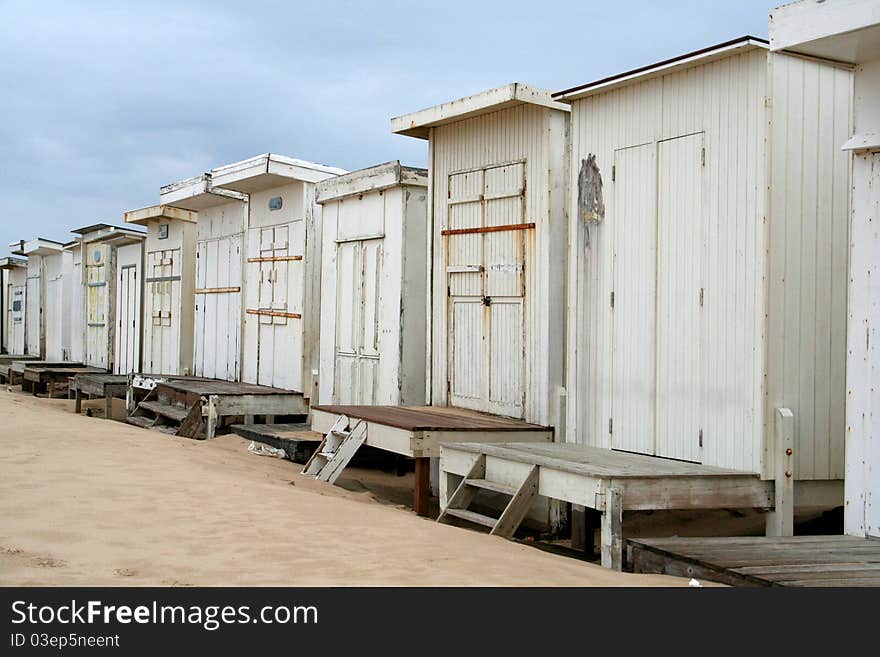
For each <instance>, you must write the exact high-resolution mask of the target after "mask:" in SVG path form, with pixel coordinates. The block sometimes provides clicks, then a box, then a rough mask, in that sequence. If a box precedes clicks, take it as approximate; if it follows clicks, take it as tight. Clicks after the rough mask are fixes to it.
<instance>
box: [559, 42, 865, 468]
mask: <svg viewBox="0 0 880 657" xmlns="http://www.w3.org/2000/svg"><path fill="white" fill-rule="evenodd" d="M850 77H851V73H850V72H849V71H847V70H846V69H842V68H840V67H835V66H831V65H828V64H824V63H821V62H814V61H807V60H804V59H802V58H796V57H792V56H787V55H777V54H768V52H767V50H766V48H764V47H763V46H761V45H759V44H752V43H745V42H744V43H741V44H740V46H738V47H737V48H736V49H732V50H731V49H727V50H724V52H721V51H719V52H715V53H714V54H713V55H712V56H711V57H703V56H701V57H700V58H699V59H698V60H694V61H693V62H690V64H688V65H685V64H684V63H682V62H679V63H678V64H676V65H674V66H670V67H669V68H668V69H664V70H662V71H660V70H656V71H646V72H644V75H642V74H634V75H633V76H631V77H630V78H629V79H627V80H622V79H621V80H618V81H616V83H615V85H614V86H609V87H607V88H604V89H598V88H596V89H592V90H588V91H587V90H585V91H583V92H575V93H576V94H577V95H579V96H581V99H580V100H575V101H574V102H573V104H572V130H571V139H572V141H571V143H572V146H571V166H570V169H569V182H570V184H569V194H570V196H569V210H570V211H569V214H570V215H571V216H577V215H576V212H575V210H576V209H577V175H578V169H579V165H580V163H581V160H583V159H585V158H587V157H588V155H590V154H594V155H595V156H596V162H597V165H598V167H599V170H600V173H601V175H602V178H603V182H604V200H605V216H604V220H603V221H601V222H599V223H591V224H589V225H585V224H584V223H583V222H582V221H573V220H570V221H569V222H568V227H569V239H568V241H569V244H570V251H569V263H570V268H569V277H568V285H569V287H568V298H569V299H570V302H569V306H568V307H569V316H568V323H567V327H568V331H567V336H568V338H567V345H568V348H567V354H568V367H567V372H568V380H567V384H566V389H567V393H568V397H567V400H566V401H567V409H568V411H567V418H566V426H565V438H566V439H567V440H570V441H577V442H581V443H584V444H587V445H594V446H600V447H613V446H615V441H618V440H620V441H627V442H630V441H631V442H632V443H633V444H635V445H637V446H638V451H644V452H645V453H651V452H650V451H648V448H649V446H650V442H651V441H650V439H648V438H645V437H644V431H645V429H637V430H636V436H633V435H632V431H631V430H629V431H627V432H625V433H626V437H624V436H620V434H618V429H619V427H620V426H621V423H624V422H625V423H628V425H629V426H630V427H632V426H633V425H635V426H636V427H645V426H648V427H649V426H650V425H651V423H652V422H657V423H658V425H663V427H664V429H663V430H664V431H665V432H666V433H667V437H666V438H664V439H663V441H664V442H668V443H669V448H668V449H666V448H664V451H663V452H660V453H666V454H669V455H675V456H676V457H677V458H687V459H694V460H699V461H701V462H702V463H706V464H712V465H719V466H724V467H729V468H734V469H739V470H747V471H756V472H761V473H762V474H763V475H764V476H767V477H769V476H770V473H771V472H772V464H771V463H769V462H768V458H767V454H766V453H765V451H766V449H767V441H768V436H769V435H770V434H769V433H768V432H769V431H772V429H771V428H769V427H768V424H772V423H768V422H767V421H766V420H765V418H766V417H767V412H768V411H767V409H768V408H776V407H783V406H784V407H788V408H791V409H792V411H793V412H794V415H795V418H796V432H795V440H796V450H795V453H796V454H797V456H798V462H797V463H796V467H795V477H796V479H803V480H809V479H835V478H840V477H841V476H842V467H841V466H842V458H843V445H842V432H843V426H844V425H843V421H842V419H843V417H842V410H843V404H844V397H843V393H844V391H845V388H844V385H843V377H842V375H843V368H842V366H841V362H842V360H843V354H844V351H843V349H844V344H845V343H844V339H843V332H842V326H843V324H842V321H843V319H842V318H845V315H846V310H845V303H846V300H845V296H844V294H845V293H844V292H843V286H844V285H845V277H846V276H845V271H846V252H845V247H843V244H844V243H845V242H842V241H841V238H842V237H843V236H844V235H845V234H846V222H847V218H846V205H847V203H846V198H845V195H846V192H845V190H846V189H847V187H848V182H847V174H846V161H845V157H842V156H841V154H840V153H839V151H838V150H837V149H838V148H839V146H840V144H842V143H843V141H845V140H846V133H847V132H848V130H849V116H850V111H849V109H848V108H849V85H850V82H849V80H850ZM805 81H806V82H805ZM795 105H797V107H795ZM700 133H702V140H703V146H704V147H705V165H704V166H703V162H702V157H703V156H702V153H700V158H701V162H700V164H701V167H702V173H701V176H702V180H701V183H700V184H697V183H696V179H695V178H691V179H690V182H689V181H688V180H685V178H684V174H685V171H684V170H683V169H682V168H680V167H673V168H672V169H669V170H670V171H671V174H670V176H669V177H668V178H666V179H665V178H663V175H662V173H661V171H660V162H659V160H658V166H657V171H655V172H652V171H651V170H650V165H648V164H646V165H644V166H645V167H646V168H645V171H644V173H643V174H641V180H640V181H637V182H636V183H634V184H633V183H631V181H630V180H628V179H627V177H626V176H617V177H616V179H614V180H613V179H612V178H614V176H612V167H613V166H615V164H616V162H618V161H619V160H621V153H624V152H625V151H623V150H622V149H633V152H637V151H636V149H637V147H640V146H643V145H647V144H650V145H653V146H654V148H656V149H658V150H657V151H655V152H656V153H660V150H659V149H660V148H661V144H667V146H666V147H664V148H666V149H668V148H669V147H671V144H672V143H673V142H667V141H666V140H671V139H679V138H684V140H683V141H682V142H681V143H686V142H688V140H690V141H693V140H695V139H697V137H695V136H694V135H698V134H700ZM688 143H689V142H688ZM689 152H690V153H696V152H697V151H696V150H694V149H689ZM669 153H671V151H668V150H667V155H668V154H669ZM691 161H692V160H691ZM626 166H627V162H625V161H621V169H619V170H618V173H620V172H621V171H622V170H623V169H624V168H625V167H626ZM690 171H693V169H691V170H690ZM672 174H674V175H672ZM655 180H659V181H660V183H661V186H662V185H667V187H668V189H667V191H666V192H663V190H660V189H658V191H657V199H658V201H659V207H658V209H657V212H658V214H660V213H662V212H663V208H662V206H663V202H664V201H663V198H666V199H669V201H668V202H669V203H673V204H674V203H679V202H680V203H682V204H683V205H682V206H681V208H680V209H686V208H690V210H689V212H691V216H697V215H696V214H695V213H697V212H698V211H697V210H696V208H702V210H701V211H699V215H700V216H701V217H702V220H701V221H699V222H698V223H699V227H700V228H701V230H702V235H700V236H698V235H697V234H696V233H695V232H694V231H681V232H679V231H675V230H674V229H673V231H672V235H667V236H666V239H665V240H664V233H663V232H662V231H663V229H664V227H669V226H671V224H668V223H664V224H663V225H661V226H660V230H661V232H660V233H659V237H660V241H659V244H660V248H659V249H658V251H657V254H658V255H657V258H658V259H659V261H661V262H662V261H664V259H665V262H666V263H667V264H668V265H669V266H670V267H672V269H668V270H667V271H664V270H658V272H657V273H658V275H659V276H660V279H659V281H660V283H661V284H665V285H666V286H667V292H666V294H667V296H669V295H670V294H673V296H672V297H669V298H670V300H677V301H676V303H679V302H680V303H684V302H688V303H691V302H692V301H698V300H699V291H700V289H702V291H703V305H702V307H701V308H699V306H697V307H698V308H699V310H700V318H699V328H696V326H695V325H696V317H695V316H694V315H693V314H692V315H690V316H689V317H690V319H689V320H688V323H687V326H688V333H689V335H688V337H686V338H685V337H682V339H681V341H680V342H679V346H678V347H677V351H675V352H664V351H663V349H664V348H665V347H664V346H660V350H659V351H658V352H657V355H658V356H659V357H661V358H665V359H666V362H668V363H670V364H674V363H678V364H682V363H685V362H686V364H687V367H688V368H690V369H691V370H693V368H696V372H691V373H686V372H685V371H683V370H682V371H680V372H679V373H678V375H676V376H677V377H678V378H679V379H681V380H682V381H683V380H687V381H691V382H694V381H698V382H699V388H698V389H697V390H691V391H685V390H682V389H681V387H680V386H678V385H677V384H676V383H675V381H674V380H672V379H663V377H664V376H668V375H669V373H670V371H669V370H668V369H667V374H666V375H664V374H663V370H662V368H661V370H660V371H659V376H660V377H661V383H663V382H665V385H666V387H667V389H668V390H670V391H673V392H674V394H673V395H672V396H671V397H670V396H668V395H667V399H666V400H664V401H662V402H661V401H660V400H659V399H657V403H658V404H661V405H662V407H663V409H664V412H666V413H667V415H666V416H665V417H666V420H663V418H661V417H660V416H658V417H655V418H653V419H652V418H651V417H650V411H649V410H648V409H649V408H650V404H646V403H645V398H650V395H651V390H650V388H642V390H644V391H645V392H644V394H643V395H642V396H641V398H640V399H641V401H640V402H639V403H640V404H641V408H639V407H638V406H637V405H636V402H635V400H634V401H625V402H624V399H625V398H624V397H622V393H621V392H620V387H619V386H618V385H617V384H615V380H616V379H617V380H622V378H623V376H624V373H626V372H627V369H626V364H627V361H626V358H627V357H628V355H629V354H625V353H620V351H619V350H618V349H617V348H616V343H617V340H616V339H615V338H617V339H618V340H619V339H621V338H620V336H621V334H623V335H625V331H624V328H623V327H624V326H626V325H629V326H635V322H634V320H626V322H627V323H626V324H625V323H623V320H621V324H619V325H618V324H616V322H618V311H620V313H619V314H620V315H625V313H626V312H627V307H626V306H625V305H624V304H625V301H624V299H623V298H621V297H619V296H618V292H619V290H620V289H621V287H623V289H635V290H639V289H642V290H644V289H646V287H647V286H648V285H649V284H648V283H641V284H640V283H639V280H644V278H643V277H644V276H645V273H644V269H643V268H640V267H637V266H633V267H620V268H618V267H616V262H615V258H621V257H625V256H626V254H627V253H639V252H640V251H639V249H642V250H644V251H647V252H648V253H650V251H651V243H652V241H653V240H655V239H656V236H657V235H658V234H657V233H652V232H651V231H644V230H643V231H626V230H625V229H624V228H623V227H622V225H621V224H622V221H623V219H625V218H626V217H627V216H628V213H629V212H636V210H628V209H627V203H626V202H627V201H632V199H634V198H637V197H634V196H633V195H632V194H627V193H625V191H623V190H625V189H627V187H628V186H630V185H632V187H633V188H634V189H637V190H638V189H641V190H646V189H650V188H651V187H652V185H653V184H654V181H655ZM808 181H809V182H808ZM678 194H680V196H679V195H678ZM661 197H662V198H661ZM646 199H647V200H646V203H649V200H650V197H649V196H647V195H646ZM633 203H634V202H633ZM669 209H672V210H673V211H674V210H675V208H674V206H670V207H669ZM820 216H821V217H823V219H821V220H820V219H819V217H820ZM631 241H635V242H636V243H635V244H631V243H628V242H631ZM700 244H702V245H703V246H702V248H701V247H700V246H699V245H700ZM664 245H665V246H669V247H673V250H672V251H669V252H664V251H663V249H664ZM676 250H678V251H676ZM688 251H690V254H689V255H688V257H681V256H678V255H676V253H681V254H685V253H687V252H688ZM674 272H677V273H676V274H675V275H676V276H677V277H678V278H677V279H674V280H673V279H669V280H666V281H665V283H664V278H663V276H664V275H665V274H669V273H674ZM622 277H623V278H624V280H621V278H622ZM631 277H633V278H631ZM695 279H696V280H695ZM697 282H699V284H696V283H697ZM670 286H671V287H670ZM648 289H650V288H648ZM612 291H614V292H615V308H614V309H612V308H611V304H610V297H611V292H612ZM649 294H650V293H649ZM656 295H659V296H656ZM656 298H660V299H662V298H663V290H662V289H661V287H659V286H658V288H657V290H656V292H655V299H656ZM689 307H690V309H691V310H692V311H693V310H694V307H693V306H689ZM656 312H657V313H659V314H660V315H659V317H658V320H655V321H654V322H650V321H649V322H646V323H645V324H644V327H643V328H642V329H641V330H640V331H639V332H638V333H636V334H635V335H633V337H632V341H631V342H630V344H631V345H632V348H633V349H636V350H638V351H637V353H638V352H645V353H644V354H643V355H642V358H645V359H648V360H650V356H651V351H652V345H653V344H657V343H656V341H657V339H658V337H659V336H661V335H662V333H660V332H658V331H659V330H660V329H661V328H662V327H663V324H662V323H659V324H658V321H659V320H663V321H666V322H669V321H672V322H673V323H672V324H667V328H666V330H667V332H669V331H672V330H673V329H675V328H676V325H675V323H674V322H675V321H683V317H684V316H683V315H682V314H681V312H677V313H674V314H672V315H667V314H665V310H664V308H663V307H662V303H661V304H660V305H659V306H658V307H657V308H656ZM648 314H649V315H650V311H648ZM673 332H677V329H676V331H673ZM697 345H701V346H700V347H699V348H697ZM668 346H670V347H671V345H668ZM688 347H690V348H692V349H694V350H697V351H699V352H700V356H699V358H698V359H696V360H694V358H692V357H691V356H696V354H695V353H694V354H691V353H689V352H688ZM664 353H666V354H667V355H666V356H663V355H662V354H664ZM684 357H687V361H684V360H682V358H684ZM615 359H616V360H615ZM632 367H635V365H634V364H633V365H632ZM679 375H680V376H679ZM615 399H617V400H618V403H617V404H615ZM621 404H624V408H625V409H626V410H624V408H622V409H621V410H620V411H618V410H617V408H619V407H620V406H621ZM627 411H628V412H627ZM681 411H686V414H685V415H682V412H681ZM624 416H625V419H624ZM612 417H613V433H609V420H611V419H612ZM684 424H686V425H687V426H684ZM694 429H696V434H697V436H696V439H694V436H693V434H694V433H695V432H694ZM700 429H702V434H703V447H702V450H699V431H700ZM639 443H641V444H639ZM621 444H622V443H621Z"/></svg>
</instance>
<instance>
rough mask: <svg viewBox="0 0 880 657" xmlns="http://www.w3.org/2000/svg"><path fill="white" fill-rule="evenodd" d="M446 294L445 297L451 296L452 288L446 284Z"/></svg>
mask: <svg viewBox="0 0 880 657" xmlns="http://www.w3.org/2000/svg"><path fill="white" fill-rule="evenodd" d="M446 296H447V297H451V296H452V288H451V287H449V286H448V285H447V286H446Z"/></svg>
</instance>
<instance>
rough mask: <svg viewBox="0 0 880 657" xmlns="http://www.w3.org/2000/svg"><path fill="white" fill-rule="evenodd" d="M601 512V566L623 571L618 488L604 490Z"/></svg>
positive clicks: (620, 505)
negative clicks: (603, 506) (603, 503)
mask: <svg viewBox="0 0 880 657" xmlns="http://www.w3.org/2000/svg"><path fill="white" fill-rule="evenodd" d="M604 497H605V508H604V509H603V510H602V539H601V540H602V565H603V566H604V567H605V568H610V569H612V570H623V536H622V529H623V495H622V493H621V491H620V489H618V488H607V489H606V490H605V496H604Z"/></svg>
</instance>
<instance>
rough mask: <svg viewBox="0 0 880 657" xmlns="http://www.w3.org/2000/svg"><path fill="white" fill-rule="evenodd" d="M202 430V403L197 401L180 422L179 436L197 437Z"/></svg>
mask: <svg viewBox="0 0 880 657" xmlns="http://www.w3.org/2000/svg"><path fill="white" fill-rule="evenodd" d="M201 431H202V404H201V402H196V403H195V404H193V405H192V406H191V407H190V409H189V412H188V413H187V414H186V417H185V418H184V419H183V421H182V422H181V423H180V427H179V428H178V429H177V433H176V434H175V435H177V436H185V437H186V438H195V437H197V436H198V435H199V433H200V432H201Z"/></svg>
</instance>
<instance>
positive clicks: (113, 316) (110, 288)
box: [72, 223, 145, 374]
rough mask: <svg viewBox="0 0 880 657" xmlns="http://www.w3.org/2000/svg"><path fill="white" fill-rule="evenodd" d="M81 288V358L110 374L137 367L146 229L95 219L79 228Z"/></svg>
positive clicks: (125, 371) (131, 370)
mask: <svg viewBox="0 0 880 657" xmlns="http://www.w3.org/2000/svg"><path fill="white" fill-rule="evenodd" d="M72 232H73V233H75V234H77V235H79V236H80V239H79V248H80V251H81V259H80V263H81V265H80V268H81V269H83V268H84V269H85V272H83V273H82V281H83V282H82V286H83V288H84V294H83V302H84V308H85V310H84V312H83V319H84V322H83V323H84V328H83V333H84V337H85V340H84V344H85V353H84V356H85V361H84V362H85V364H86V365H88V366H91V367H96V368H101V369H105V370H107V371H108V372H111V373H113V374H127V373H129V372H134V371H137V370H138V369H139V368H140V353H141V351H140V349H141V315H142V306H141V282H142V272H143V242H144V238H145V234H144V233H143V232H141V231H138V230H132V229H130V228H123V227H119V226H112V225H110V224H103V223H102V224H94V225H91V226H85V227H83V228H78V229H76V230H74V231H72Z"/></svg>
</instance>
